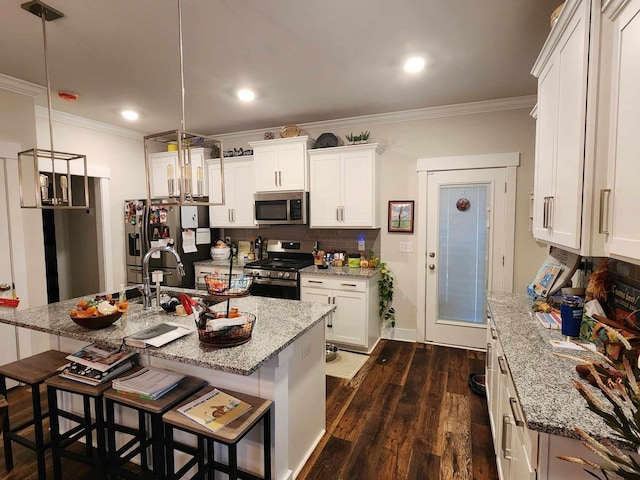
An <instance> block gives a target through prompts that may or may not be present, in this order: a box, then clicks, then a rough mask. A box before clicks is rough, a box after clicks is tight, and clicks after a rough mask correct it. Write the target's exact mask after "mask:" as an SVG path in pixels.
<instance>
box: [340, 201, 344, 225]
mask: <svg viewBox="0 0 640 480" xmlns="http://www.w3.org/2000/svg"><path fill="white" fill-rule="evenodd" d="M340 220H342V221H343V222H344V205H343V206H341V207H340Z"/></svg>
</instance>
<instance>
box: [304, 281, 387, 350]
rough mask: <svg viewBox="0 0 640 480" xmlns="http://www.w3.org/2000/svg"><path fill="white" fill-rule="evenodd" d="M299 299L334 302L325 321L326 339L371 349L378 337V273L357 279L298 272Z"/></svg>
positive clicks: (353, 348)
mask: <svg viewBox="0 0 640 480" xmlns="http://www.w3.org/2000/svg"><path fill="white" fill-rule="evenodd" d="M300 300H302V301H303V302H314V303H326V304H330V305H335V306H336V310H335V312H333V314H332V315H330V316H329V317H328V318H327V320H326V323H325V329H326V339H327V341H331V342H332V343H335V344H337V345H338V346H340V347H343V348H344V349H345V350H354V351H358V352H367V353H371V351H372V350H373V347H375V345H376V343H377V342H378V340H380V319H379V317H378V275H375V276H374V277H371V278H369V279H366V278H364V279H360V278H353V277H344V276H329V275H309V274H302V276H301V288H300Z"/></svg>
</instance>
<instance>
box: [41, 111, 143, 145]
mask: <svg viewBox="0 0 640 480" xmlns="http://www.w3.org/2000/svg"><path fill="white" fill-rule="evenodd" d="M51 113H52V115H53V118H52V120H53V121H54V122H60V123H66V124H68V125H73V126H76V127H81V128H87V129H89V130H94V131H96V132H101V133H107V134H109V135H118V136H120V137H125V138H132V139H134V140H140V141H141V142H142V140H143V138H144V135H145V134H144V133H142V132H138V131H136V130H131V129H129V128H123V127H118V126H116V125H111V124H109V123H104V122H98V121H97V120H90V119H88V118H85V117H81V116H79V115H73V114H71V113H65V112H60V111H58V110H53V111H52V112H51ZM36 117H39V118H44V119H48V118H49V112H48V109H47V108H45V107H40V106H38V105H36Z"/></svg>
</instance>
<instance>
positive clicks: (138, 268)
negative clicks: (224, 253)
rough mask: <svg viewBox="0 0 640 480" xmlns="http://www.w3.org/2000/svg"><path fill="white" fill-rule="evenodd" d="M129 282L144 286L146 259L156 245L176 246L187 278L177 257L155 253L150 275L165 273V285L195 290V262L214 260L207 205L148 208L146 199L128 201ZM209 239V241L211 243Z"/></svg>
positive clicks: (126, 235)
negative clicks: (143, 260) (143, 277)
mask: <svg viewBox="0 0 640 480" xmlns="http://www.w3.org/2000/svg"><path fill="white" fill-rule="evenodd" d="M124 222H125V227H124V230H125V247H126V259H127V260H126V261H127V283H128V284H129V285H134V284H140V283H142V281H143V279H142V259H143V257H144V255H145V253H147V251H148V250H149V249H150V248H151V247H152V246H157V245H167V244H168V245H172V246H173V248H174V249H175V250H176V251H177V252H178V254H180V258H181V259H182V263H183V265H184V269H185V276H184V277H180V276H179V275H178V273H177V269H176V261H175V259H174V258H173V255H167V254H166V252H163V253H160V254H155V255H154V256H153V257H152V258H151V259H150V261H149V273H150V274H151V272H153V271H155V270H162V272H163V274H164V280H163V282H162V284H163V285H169V286H173V287H184V288H194V286H195V274H194V267H193V262H197V261H199V260H207V259H209V258H211V257H210V249H211V235H212V234H213V233H215V232H214V231H211V229H210V227H209V209H208V207H206V206H202V205H198V206H182V207H179V206H175V205H172V206H164V205H158V204H154V205H152V206H151V207H149V206H147V205H146V200H126V201H125V204H124ZM207 240H208V241H207Z"/></svg>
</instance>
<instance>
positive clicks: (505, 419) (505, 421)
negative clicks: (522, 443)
mask: <svg viewBox="0 0 640 480" xmlns="http://www.w3.org/2000/svg"><path fill="white" fill-rule="evenodd" d="M502 456H503V457H504V458H505V460H511V419H510V418H509V415H503V416H502Z"/></svg>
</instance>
